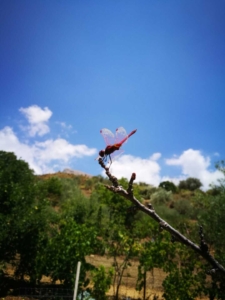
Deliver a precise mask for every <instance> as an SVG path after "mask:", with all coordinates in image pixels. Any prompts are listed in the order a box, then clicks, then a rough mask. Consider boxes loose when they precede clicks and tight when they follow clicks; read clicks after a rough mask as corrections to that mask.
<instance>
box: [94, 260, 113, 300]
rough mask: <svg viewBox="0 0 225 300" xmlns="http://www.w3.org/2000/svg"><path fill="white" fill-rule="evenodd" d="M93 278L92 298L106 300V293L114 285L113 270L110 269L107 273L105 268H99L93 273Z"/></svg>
mask: <svg viewBox="0 0 225 300" xmlns="http://www.w3.org/2000/svg"><path fill="white" fill-rule="evenodd" d="M92 276H93V278H92V280H93V283H94V286H93V288H92V293H91V294H92V296H93V297H95V299H96V300H106V299H107V296H106V292H107V291H108V290H109V288H110V286H111V284H112V278H113V268H109V270H108V272H106V270H105V267H104V266H99V267H98V268H97V269H95V270H93V271H92Z"/></svg>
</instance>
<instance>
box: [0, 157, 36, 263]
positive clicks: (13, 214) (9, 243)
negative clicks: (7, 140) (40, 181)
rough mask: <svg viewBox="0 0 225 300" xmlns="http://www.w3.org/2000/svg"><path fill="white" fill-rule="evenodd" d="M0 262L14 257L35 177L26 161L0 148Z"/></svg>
mask: <svg viewBox="0 0 225 300" xmlns="http://www.w3.org/2000/svg"><path fill="white" fill-rule="evenodd" d="M0 182H1V184H0V228H1V229H0V261H5V262H9V261H10V260H12V259H14V257H15V254H16V253H17V252H18V247H19V245H20V243H21V237H22V236H23V232H24V228H25V226H26V224H24V220H25V219H24V218H25V216H26V215H27V214H29V212H30V210H31V207H32V205H33V204H34V202H35V177H34V174H33V171H32V170H30V169H29V166H28V164H27V163H26V162H25V161H23V160H20V159H17V157H16V156H15V155H14V154H13V153H11V152H4V151H0Z"/></svg>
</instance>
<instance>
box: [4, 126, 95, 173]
mask: <svg viewBox="0 0 225 300" xmlns="http://www.w3.org/2000/svg"><path fill="white" fill-rule="evenodd" d="M0 149H1V150H4V151H9V152H14V153H15V154H16V155H17V157H18V158H22V159H23V160H25V161H27V162H28V163H29V165H30V168H31V169H33V170H34V171H35V173H36V174H42V173H49V172H54V171H56V170H55V167H53V163H54V165H55V166H57V168H58V169H59V166H61V165H62V164H63V163H65V162H66V163H68V162H69V161H70V160H71V159H73V158H82V157H84V156H92V155H95V154H96V153H97V150H96V149H95V148H88V147H87V146H86V145H73V144H70V143H69V142H68V141H66V140H64V139H56V140H52V139H49V140H46V141H44V142H34V143H33V144H32V145H29V144H26V143H23V142H21V141H20V140H19V139H18V137H17V136H16V134H15V133H14V131H13V129H12V128H10V127H5V128H3V129H2V130H0Z"/></svg>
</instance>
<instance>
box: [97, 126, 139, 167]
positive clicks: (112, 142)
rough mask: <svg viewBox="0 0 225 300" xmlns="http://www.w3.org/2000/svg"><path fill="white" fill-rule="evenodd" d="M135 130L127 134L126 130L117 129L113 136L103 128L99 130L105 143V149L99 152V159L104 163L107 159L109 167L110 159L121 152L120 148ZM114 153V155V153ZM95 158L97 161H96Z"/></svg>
mask: <svg viewBox="0 0 225 300" xmlns="http://www.w3.org/2000/svg"><path fill="white" fill-rule="evenodd" d="M136 131H137V129H135V130H133V131H131V133H129V134H127V133H126V130H125V129H124V128H123V127H119V128H117V129H116V133H115V135H114V134H113V133H112V131H110V130H109V129H107V128H103V129H101V130H100V133H101V135H102V136H103V138H104V140H105V142H106V145H107V146H106V148H105V149H104V150H101V151H99V157H98V158H102V160H103V161H104V162H106V161H107V159H108V157H109V160H110V166H111V164H112V157H115V156H117V155H119V154H121V153H122V152H123V150H122V149H121V146H122V145H123V144H124V143H125V142H126V141H127V140H128V139H129V137H130V136H132V135H133V134H134V133H135V132H136ZM115 152H116V153H115ZM98 158H97V159H98Z"/></svg>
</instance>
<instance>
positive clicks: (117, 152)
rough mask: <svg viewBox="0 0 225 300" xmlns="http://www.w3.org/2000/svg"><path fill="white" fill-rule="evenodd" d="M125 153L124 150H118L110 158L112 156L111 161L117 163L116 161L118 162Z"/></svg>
mask: <svg viewBox="0 0 225 300" xmlns="http://www.w3.org/2000/svg"><path fill="white" fill-rule="evenodd" d="M123 152H124V150H123V149H121V148H120V149H119V150H117V151H115V152H113V153H112V154H111V155H110V156H111V159H112V161H115V160H117V159H118V157H119V156H120V155H122V154H123Z"/></svg>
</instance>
